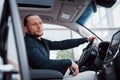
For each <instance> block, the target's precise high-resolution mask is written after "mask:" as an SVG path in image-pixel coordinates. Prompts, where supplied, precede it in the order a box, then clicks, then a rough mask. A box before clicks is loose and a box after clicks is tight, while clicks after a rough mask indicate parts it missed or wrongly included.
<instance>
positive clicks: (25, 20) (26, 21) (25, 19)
mask: <svg viewBox="0 0 120 80" xmlns="http://www.w3.org/2000/svg"><path fill="white" fill-rule="evenodd" d="M34 15H37V14H28V15H27V16H26V17H25V18H24V22H23V23H24V26H27V23H28V20H27V19H28V17H30V16H34ZM38 16H39V15H38Z"/></svg>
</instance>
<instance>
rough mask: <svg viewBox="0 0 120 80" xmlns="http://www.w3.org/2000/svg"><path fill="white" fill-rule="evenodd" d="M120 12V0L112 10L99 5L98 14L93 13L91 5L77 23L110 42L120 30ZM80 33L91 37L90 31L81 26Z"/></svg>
mask: <svg viewBox="0 0 120 80" xmlns="http://www.w3.org/2000/svg"><path fill="white" fill-rule="evenodd" d="M119 11H120V0H118V1H117V2H116V3H115V4H114V5H113V6H112V7H111V8H105V7H102V6H99V5H97V12H93V9H92V7H91V5H89V6H88V8H87V9H86V11H85V12H84V13H83V15H82V16H81V17H80V18H79V19H78V20H77V23H78V24H80V25H81V24H82V25H84V26H86V27H87V28H89V29H90V30H91V31H92V32H93V33H95V34H96V35H97V36H99V37H100V38H101V39H102V40H104V41H110V40H111V36H112V35H113V33H115V32H116V31H118V30H119V28H120V24H119V19H120V15H119V13H118V12H119ZM79 31H80V33H81V34H82V35H84V36H88V35H91V33H90V32H89V31H88V30H85V29H84V28H82V27H81V26H79Z"/></svg>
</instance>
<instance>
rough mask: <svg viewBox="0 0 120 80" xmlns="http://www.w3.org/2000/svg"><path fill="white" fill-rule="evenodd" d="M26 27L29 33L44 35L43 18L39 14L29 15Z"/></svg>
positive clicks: (38, 35) (37, 35)
mask: <svg viewBox="0 0 120 80" xmlns="http://www.w3.org/2000/svg"><path fill="white" fill-rule="evenodd" d="M25 27H26V29H27V33H28V34H30V35H32V36H36V37H41V36H42V35H43V25H42V20H41V19H40V17H39V16H38V15H33V16H30V17H28V18H27V26H25Z"/></svg>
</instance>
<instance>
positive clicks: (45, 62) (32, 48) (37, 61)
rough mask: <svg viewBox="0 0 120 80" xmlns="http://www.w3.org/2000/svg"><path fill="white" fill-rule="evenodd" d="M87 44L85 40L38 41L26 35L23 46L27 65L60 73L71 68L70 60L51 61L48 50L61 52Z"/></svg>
mask: <svg viewBox="0 0 120 80" xmlns="http://www.w3.org/2000/svg"><path fill="white" fill-rule="evenodd" d="M85 42H87V39H86V38H80V39H69V40H63V41H50V40H47V39H43V38H42V39H41V40H38V39H36V38H35V37H32V36H29V35H26V36H25V44H26V49H27V56H28V61H29V65H30V66H31V67H32V68H34V69H53V70H58V71H61V70H63V69H66V68H68V67H70V66H71V60H69V59H62V60H51V59H49V54H50V50H58V49H59V50H63V49H69V48H73V47H76V46H78V45H80V44H82V43H85Z"/></svg>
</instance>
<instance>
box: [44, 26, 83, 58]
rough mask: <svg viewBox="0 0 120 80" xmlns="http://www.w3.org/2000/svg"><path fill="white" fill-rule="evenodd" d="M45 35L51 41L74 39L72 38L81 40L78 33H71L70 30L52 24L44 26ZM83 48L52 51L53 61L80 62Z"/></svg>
mask: <svg viewBox="0 0 120 80" xmlns="http://www.w3.org/2000/svg"><path fill="white" fill-rule="evenodd" d="M43 27H44V35H43V37H44V38H46V39H49V40H52V41H54V40H57V41H59V40H65V39H72V38H80V37H81V36H80V35H78V34H77V33H76V32H74V31H71V30H70V29H68V28H65V27H63V26H59V25H52V24H44V25H43ZM63 46H64V45H63ZM82 48H83V46H82V45H81V46H78V47H75V48H73V49H67V50H52V51H50V53H51V55H50V58H51V59H74V60H78V59H79V56H80V55H81V53H82Z"/></svg>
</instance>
